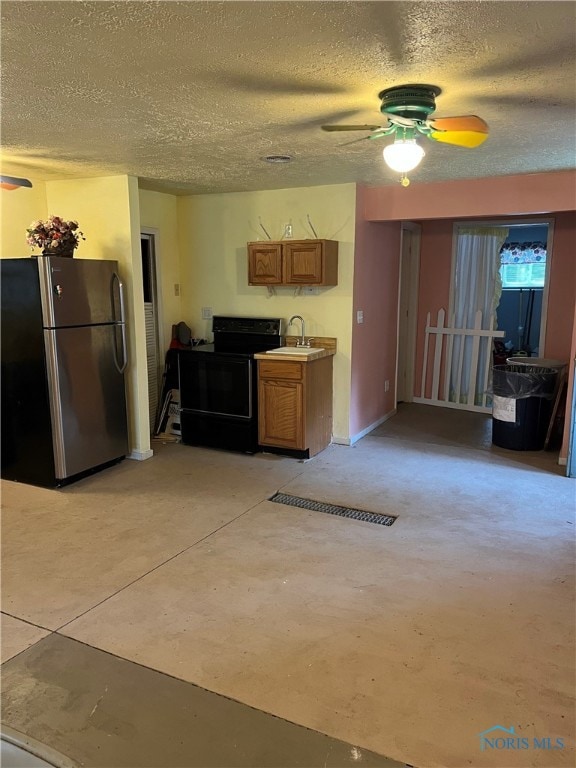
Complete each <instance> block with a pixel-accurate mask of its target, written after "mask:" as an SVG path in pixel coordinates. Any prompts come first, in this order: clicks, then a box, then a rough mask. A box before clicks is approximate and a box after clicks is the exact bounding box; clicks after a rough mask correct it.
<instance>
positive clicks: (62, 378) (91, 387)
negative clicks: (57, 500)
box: [44, 325, 128, 480]
mask: <svg viewBox="0 0 576 768" xmlns="http://www.w3.org/2000/svg"><path fill="white" fill-rule="evenodd" d="M119 336H120V327H119V326H117V325H93V326H86V327H81V328H60V329H56V330H45V331H44V340H45V345H46V360H47V363H48V386H49V390H50V401H51V403H50V407H51V416H52V433H53V443H54V459H55V465H56V477H57V478H58V479H59V480H64V479H65V478H68V477H71V476H72V475H76V474H78V473H79V472H84V471H86V470H89V469H92V468H94V467H97V466H99V465H100V464H105V463H107V462H110V461H114V460H115V459H119V458H121V457H123V456H125V455H126V454H127V452H128V439H127V424H126V396H125V389H124V376H123V374H121V373H119V372H118V370H117V368H116V365H115V363H114V348H115V345H116V347H117V346H118V345H120V344H121V339H119Z"/></svg>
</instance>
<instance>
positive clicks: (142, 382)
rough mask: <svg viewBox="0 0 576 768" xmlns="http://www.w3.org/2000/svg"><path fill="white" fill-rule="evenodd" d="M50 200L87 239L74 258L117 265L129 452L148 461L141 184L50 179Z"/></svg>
mask: <svg viewBox="0 0 576 768" xmlns="http://www.w3.org/2000/svg"><path fill="white" fill-rule="evenodd" d="M46 198H47V203H48V212H49V213H54V214H57V215H58V216H61V217H62V218H64V219H74V220H75V221H77V222H78V223H79V226H80V229H81V230H82V232H83V233H84V235H85V237H86V241H83V240H82V241H80V244H79V246H78V248H77V250H76V251H75V257H77V258H82V259H111V260H115V261H117V262H118V267H119V272H120V277H121V279H122V281H123V282H124V285H125V290H124V295H125V299H126V315H127V341H128V358H129V363H128V368H127V369H126V389H127V395H128V397H127V400H128V422H129V430H130V448H131V454H132V455H133V456H134V457H135V458H145V457H146V456H147V455H149V452H150V424H149V416H148V373H147V363H146V330H145V323H144V295H143V286H142V258H141V253H140V217H139V202H138V181H137V179H136V178H134V177H130V176H106V177H100V178H93V179H67V180H66V181H49V182H46Z"/></svg>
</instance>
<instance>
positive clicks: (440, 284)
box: [414, 221, 453, 396]
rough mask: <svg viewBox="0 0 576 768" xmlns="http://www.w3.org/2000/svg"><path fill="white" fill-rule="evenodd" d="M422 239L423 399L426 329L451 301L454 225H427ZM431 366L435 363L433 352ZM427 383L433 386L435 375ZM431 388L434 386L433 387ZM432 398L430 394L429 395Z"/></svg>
mask: <svg viewBox="0 0 576 768" xmlns="http://www.w3.org/2000/svg"><path fill="white" fill-rule="evenodd" d="M421 224H422V232H421V239H420V278H419V281H418V320H417V325H416V363H415V366H416V367H415V370H414V395H416V396H420V387H421V386H422V358H423V354H424V328H425V327H426V315H427V314H428V312H430V317H431V319H432V320H435V319H436V316H437V312H438V310H439V309H445V310H446V311H448V301H449V299H450V273H451V266H452V229H453V222H452V221H423V222H421ZM428 359H429V365H430V366H432V363H433V360H434V349H433V348H432V349H431V350H430V354H429V357H428ZM428 374H429V375H428V376H427V377H426V378H427V381H429V382H431V381H432V377H431V371H430V370H429V371H428ZM430 386H432V385H431V384H430ZM426 395H427V396H429V395H430V393H429V392H427V393H426Z"/></svg>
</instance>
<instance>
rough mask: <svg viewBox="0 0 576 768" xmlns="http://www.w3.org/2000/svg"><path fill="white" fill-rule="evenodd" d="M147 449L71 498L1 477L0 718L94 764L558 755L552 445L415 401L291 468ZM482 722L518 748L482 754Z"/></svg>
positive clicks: (562, 629)
mask: <svg viewBox="0 0 576 768" xmlns="http://www.w3.org/2000/svg"><path fill="white" fill-rule="evenodd" d="M154 450H155V456H154V457H153V458H152V459H151V460H149V461H147V462H144V463H136V462H130V461H125V462H123V463H122V464H120V465H118V466H116V467H113V468H111V469H108V470H106V471H105V472H103V473H100V474H98V475H95V476H93V477H91V478H88V479H85V480H82V481H80V482H79V483H76V484H74V485H72V486H69V487H68V488H66V489H64V490H59V491H52V490H46V489H41V488H34V487H31V486H24V485H20V484H16V483H10V482H5V483H3V506H4V512H3V519H2V525H3V573H2V582H3V585H2V586H3V598H2V611H3V633H2V659H3V661H4V664H3V668H2V673H3V677H2V697H3V706H2V719H3V722H5V723H7V724H8V725H10V726H12V727H13V728H15V729H17V730H18V731H20V732H23V733H25V734H27V735H28V736H30V737H32V738H35V739H38V740H39V741H41V742H43V743H46V744H48V745H50V746H51V747H53V748H54V749H57V750H59V751H60V752H62V753H63V754H65V755H68V756H69V757H70V758H71V759H73V760H74V761H76V762H77V763H78V764H79V765H86V766H100V767H101V768H105V766H106V767H107V768H123V767H124V766H138V767H139V768H144V767H145V766H150V767H152V766H158V768H160V767H161V768H164V766H165V767H166V768H168V767H169V766H183V767H184V768H186V767H189V768H194V767H195V766H199V767H201V766H206V768H208V766H222V768H224V766H226V768H233V766H251V767H252V768H272V767H273V766H279V767H280V766H306V767H308V768H316V766H318V768H322V766H326V768H329V767H330V766H340V765H342V766H344V765H357V764H358V763H360V764H365V765H371V766H372V765H374V766H393V765H404V764H410V765H413V766H417V767H418V768H428V766H430V768H463V767H464V766H473V767H476V766H478V768H482V767H483V766H491V767H492V768H508V767H510V768H515V767H516V766H535V767H536V766H538V767H540V768H555V767H556V766H559V767H560V766H568V765H573V764H574V759H575V753H574V747H575V733H574V715H575V705H574V692H575V664H574V660H575V659H574V629H575V618H574V616H575V612H574V608H575V599H574V597H575V591H574V522H575V521H574V511H575V500H576V494H575V489H576V486H575V484H574V481H573V480H569V479H567V478H565V477H564V476H563V468H562V467H559V466H558V465H557V454H553V453H544V452H538V453H524V452H516V451H506V450H504V449H499V448H494V447H493V446H492V445H491V442H490V419H489V418H487V417H484V416H482V415H480V414H475V413H465V412H460V411H452V410H446V409H438V408H433V407H431V406H421V405H405V406H401V407H400V408H399V413H398V415H397V416H396V417H394V418H393V419H391V420H389V421H388V422H386V423H385V424H383V425H382V426H381V427H379V428H378V429H377V430H375V431H374V432H372V433H371V434H370V435H369V436H367V437H365V438H364V439H363V440H361V441H359V442H358V443H357V444H356V445H355V446H353V447H343V446H336V445H333V446H330V447H329V448H328V449H326V450H325V451H324V452H322V453H321V454H319V455H318V456H317V457H315V458H314V459H312V460H310V461H306V462H301V461H296V460H294V459H289V458H285V457H280V456H276V455H271V454H257V455H255V456H245V455H240V454H233V453H227V452H221V451H210V450H204V449H199V448H191V447H188V446H182V445H175V444H167V445H162V444H158V443H155V444H154ZM278 490H282V491H283V492H284V493H289V494H292V495H296V496H302V497H305V498H309V499H315V500H318V501H322V502H328V503H333V504H340V505H342V504H344V505H349V506H352V507H356V508H361V509H365V510H368V511H372V512H381V513H384V514H388V515H394V516H397V520H396V522H395V523H394V525H392V526H391V527H384V526H379V525H374V524H371V523H364V522H360V521H357V520H351V519H345V518H340V517H335V516H332V515H326V514H323V513H321V512H312V511H308V510H304V509H299V508H294V507H286V506H283V505H279V504H275V503H272V502H270V501H268V499H269V498H270V496H272V495H273V494H274V493H275V492H276V491H278ZM493 726H500V727H501V728H506V729H510V728H514V736H515V738H516V739H517V742H516V748H512V747H511V745H510V743H508V744H506V743H505V742H504V741H503V740H501V743H500V748H498V744H496V743H495V742H492V743H493V744H494V747H493V748H492V747H490V745H487V744H486V742H484V744H483V746H484V749H482V748H481V747H482V744H481V739H480V737H479V734H481V733H482V732H483V731H486V730H488V729H490V728H492V727H493ZM504 735H506V736H508V734H504ZM534 738H537V739H538V741H536V742H534ZM546 739H550V741H549V742H548V741H546ZM556 739H561V740H562V741H560V742H557V741H556ZM553 745H556V746H557V747H558V748H556V749H554V750H552V749H548V746H550V747H551V746H553ZM559 745H561V746H559ZM393 761H398V762H393Z"/></svg>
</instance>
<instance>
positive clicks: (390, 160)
mask: <svg viewBox="0 0 576 768" xmlns="http://www.w3.org/2000/svg"><path fill="white" fill-rule="evenodd" d="M441 93H442V90H441V89H440V88H438V86H436V85H397V86H394V87H392V88H386V89H385V90H383V91H381V92H380V93H379V94H378V98H379V99H380V100H381V104H380V111H381V112H382V114H383V115H384V117H385V119H386V122H385V124H384V125H323V126H321V127H322V130H323V131H370V134H369V135H368V136H363V137H362V139H357V140H356V141H362V140H363V139H380V138H382V137H383V136H394V143H393V144H388V145H387V146H386V147H385V148H384V152H383V154H384V160H385V161H386V163H387V165H388V166H389V167H390V168H392V170H394V171H398V172H399V173H401V174H402V177H401V179H400V181H401V184H402V185H403V186H405V187H407V186H408V184H409V183H410V181H409V180H408V177H407V176H406V173H408V171H411V170H413V169H414V168H416V166H417V165H418V163H419V162H420V161H421V160H422V158H423V157H424V154H425V152H424V150H423V149H422V147H421V146H420V145H419V144H418V143H417V142H416V138H417V136H418V135H419V134H420V135H422V136H425V137H426V138H428V139H431V140H432V141H439V142H442V143H444V144H454V145H456V146H458V147H467V148H468V149H473V148H474V147H478V146H480V144H482V143H483V142H484V141H486V139H487V138H488V125H487V123H486V122H485V121H484V120H482V118H481V117H478V116H477V115H461V116H458V117H439V118H433V117H430V115H431V114H432V113H433V112H434V111H435V109H436V97H437V96H439V95H440V94H441ZM347 143H348V144H352V143H354V142H347Z"/></svg>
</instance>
